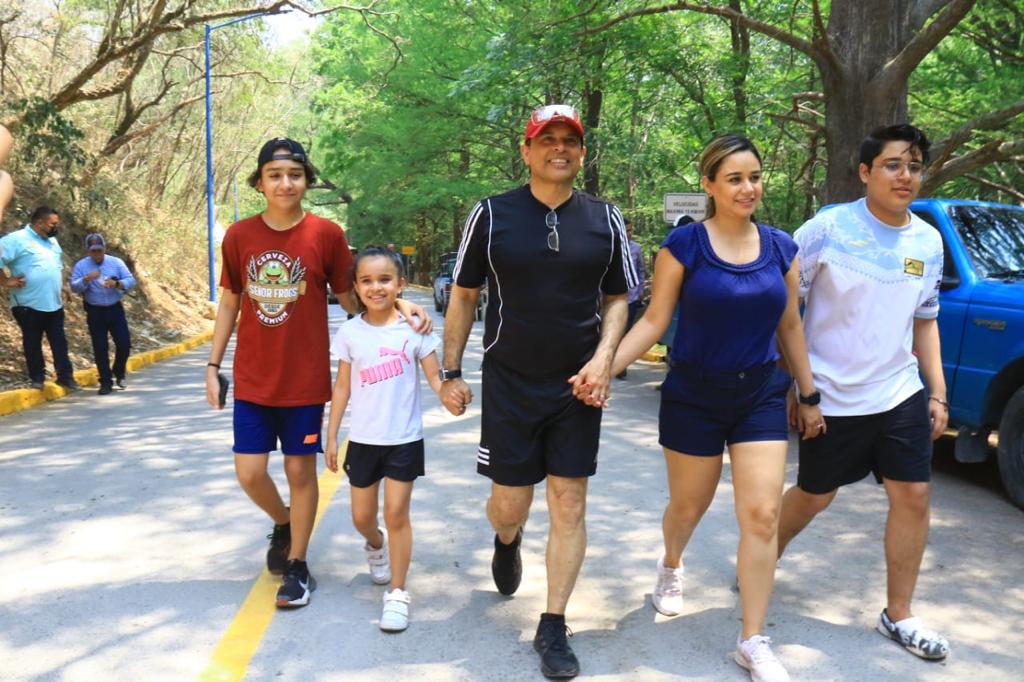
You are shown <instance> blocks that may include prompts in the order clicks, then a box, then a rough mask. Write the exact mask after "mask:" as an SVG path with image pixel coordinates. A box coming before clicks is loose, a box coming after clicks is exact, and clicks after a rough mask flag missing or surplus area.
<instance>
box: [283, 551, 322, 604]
mask: <svg viewBox="0 0 1024 682" xmlns="http://www.w3.org/2000/svg"><path fill="white" fill-rule="evenodd" d="M315 589H316V578H314V577H313V574H312V573H310V572H309V567H308V566H307V565H306V562H305V561H300V560H298V559H292V560H291V561H289V562H288V568H286V569H285V572H284V581H283V582H282V583H281V587H280V588H279V589H278V590H277V606H278V608H281V609H295V608H298V607H300V606H305V605H306V604H308V603H309V595H310V594H312V592H313V590H315Z"/></svg>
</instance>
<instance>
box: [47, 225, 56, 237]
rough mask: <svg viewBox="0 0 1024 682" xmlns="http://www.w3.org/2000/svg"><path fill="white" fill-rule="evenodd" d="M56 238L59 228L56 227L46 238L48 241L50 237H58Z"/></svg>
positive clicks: (51, 229) (52, 228)
mask: <svg viewBox="0 0 1024 682" xmlns="http://www.w3.org/2000/svg"><path fill="white" fill-rule="evenodd" d="M56 236H57V228H56V227H51V228H50V231H49V232H47V233H46V238H47V239H49V238H50V237H56Z"/></svg>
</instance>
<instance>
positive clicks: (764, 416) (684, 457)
mask: <svg viewBox="0 0 1024 682" xmlns="http://www.w3.org/2000/svg"><path fill="white" fill-rule="evenodd" d="M700 173H701V184H702V185H703V188H704V190H705V191H706V192H707V194H708V214H707V217H706V218H705V219H704V222H703V223H693V224H690V225H684V226H681V227H677V228H676V229H674V230H673V231H672V232H671V233H670V234H669V236H668V238H666V239H665V242H664V243H663V244H662V248H661V250H660V251H659V253H658V257H657V260H656V261H655V269H654V283H653V292H652V297H651V303H650V305H649V306H648V308H647V311H646V312H645V313H644V316H643V318H641V319H640V320H639V321H638V322H637V323H636V324H635V325H634V326H633V328H632V329H631V330H630V332H629V334H627V335H626V337H625V338H624V339H623V341H622V343H621V344H620V346H619V349H618V351H617V352H616V354H615V360H614V362H613V364H612V374H615V373H617V372H621V371H622V370H623V369H625V368H626V367H627V366H628V365H629V363H631V362H632V361H633V360H635V359H637V358H638V357H639V356H640V355H641V354H642V353H643V352H645V351H646V350H648V349H649V348H650V347H651V345H652V344H654V343H655V341H657V340H658V339H659V338H660V337H661V335H662V334H663V333H664V331H665V329H666V328H667V327H668V325H669V322H670V321H671V319H672V313H673V310H674V309H675V307H676V303H677V302H678V305H679V325H678V329H677V330H676V335H675V339H674V342H673V344H672V356H671V360H672V368H671V370H670V371H669V374H668V377H667V378H666V380H665V383H664V385H663V386H662V390H661V411H660V415H659V425H658V429H659V442H660V443H661V445H662V446H663V447H664V450H665V462H666V466H667V468H668V483H669V502H668V506H666V508H665V514H664V517H663V522H662V526H663V532H664V537H665V554H664V556H663V557H662V559H661V560H660V561H659V562H658V580H657V585H656V587H655V590H654V594H653V597H652V602H653V604H654V608H656V609H657V610H658V611H659V612H661V613H663V614H665V615H667V616H674V615H677V614H679V613H680V612H681V611H682V608H683V600H682V573H683V566H682V563H681V560H682V553H683V550H684V549H685V548H686V543H687V542H688V541H689V539H690V536H691V534H692V533H693V530H694V528H695V527H696V526H697V523H698V522H699V521H700V519H701V517H702V516H703V515H704V512H705V511H706V510H707V508H708V506H709V505H710V504H711V500H712V498H714V495H715V489H716V487H717V485H718V480H719V476H720V475H721V472H722V453H723V450H724V446H725V445H726V444H727V445H728V446H729V457H730V461H731V464H732V480H733V488H734V491H735V504H736V517H737V519H738V521H739V528H740V543H739V549H738V553H737V560H736V565H737V577H738V580H739V587H740V598H741V602H742V607H743V631H742V633H741V635H740V637H739V638H738V640H737V648H736V653H735V659H736V661H737V663H739V664H740V665H742V666H743V667H745V668H747V669H748V670H750V672H751V676H752V677H753V678H754V679H766V680H788V679H789V677H788V674H787V673H786V670H785V668H783V667H782V665H781V664H780V663H779V662H778V660H776V659H775V657H774V655H773V654H772V652H771V648H770V646H769V639H768V638H767V637H765V636H764V635H763V633H764V623H765V614H766V612H767V609H768V601H769V599H770V597H771V592H772V585H773V582H774V577H775V563H776V559H777V556H778V548H777V544H778V543H777V532H778V518H779V506H780V501H781V495H782V484H783V478H784V474H785V464H786V448H787V437H788V434H787V419H786V392H787V389H788V388H789V386H790V381H791V379H790V377H789V376H788V375H787V374H785V373H784V372H783V371H782V370H780V369H779V368H778V366H777V361H778V360H779V350H781V352H782V355H783V356H784V359H785V360H786V362H787V364H788V366H789V367H790V368H791V369H792V370H793V373H794V376H795V377H796V381H797V386H798V388H799V391H800V394H801V396H802V397H803V400H802V403H804V404H801V405H800V406H799V414H798V415H796V417H797V421H798V426H799V428H800V430H801V431H802V433H803V437H804V438H811V437H814V436H816V435H818V434H819V433H820V432H822V431H823V430H824V421H823V419H822V417H821V412H820V410H819V409H818V407H817V406H816V404H815V403H816V401H815V400H814V398H815V397H816V395H815V391H814V379H813V377H812V375H811V369H810V365H809V363H808V360H807V348H806V346H805V343H804V335H803V327H802V325H801V322H800V313H799V308H798V300H797V291H798V286H797V285H798V272H799V269H798V267H797V259H796V252H797V246H796V244H795V243H794V242H793V240H792V239H791V238H790V236H789V235H787V234H786V233H785V232H782V231H780V230H777V229H775V228H774V227H769V226H767V225H758V224H756V223H754V222H753V215H754V210H755V209H756V208H757V205H758V203H759V202H760V200H761V194H762V191H763V190H762V185H761V157H760V154H758V151H757V148H756V147H754V145H753V143H751V142H750V140H748V139H747V138H745V137H743V136H740V135H724V136H722V137H719V138H716V139H715V140H713V141H712V142H711V143H710V144H709V145H708V147H707V148H706V149H705V150H704V153H703V155H702V156H701V161H700ZM776 339H778V344H779V349H778V350H777V349H776Z"/></svg>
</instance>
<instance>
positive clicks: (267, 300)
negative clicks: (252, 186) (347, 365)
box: [220, 213, 352, 407]
mask: <svg viewBox="0 0 1024 682" xmlns="http://www.w3.org/2000/svg"><path fill="white" fill-rule="evenodd" d="M222 253H223V266H222V267H223V270H222V272H221V278H220V285H221V286H222V287H223V288H225V289H228V290H230V291H232V292H234V293H236V294H241V295H242V305H241V319H240V320H239V323H238V341H237V347H236V349H235V361H234V379H235V398H237V399H239V400H247V401H249V402H253V403H257V404H259V405H270V406H276V407H291V406H295V405H315V404H318V403H325V402H327V401H329V400H330V399H331V367H330V358H329V354H328V344H329V337H328V331H327V283H328V282H329V283H330V285H331V288H333V289H334V291H335V292H338V293H341V292H344V291H348V289H349V288H350V287H351V286H352V273H351V271H352V254H351V252H350V251H349V248H348V242H346V241H345V233H344V232H343V231H342V229H341V227H340V226H338V225H337V224H336V223H333V222H331V221H330V220H325V219H324V218H321V217H319V216H315V215H313V214H312V213H307V214H306V217H305V218H303V219H302V220H301V221H300V222H299V223H298V224H296V225H295V226H294V227H292V228H290V229H288V230H283V231H277V230H273V229H271V228H270V227H268V226H267V224H266V223H265V222H263V217H262V216H259V215H255V216H252V217H251V218H246V219H244V220H240V221H238V222H237V223H235V224H234V225H232V226H231V227H229V228H228V231H227V234H226V235H225V237H224V244H223V246H222Z"/></svg>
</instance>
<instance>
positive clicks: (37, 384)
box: [32, 381, 43, 391]
mask: <svg viewBox="0 0 1024 682" xmlns="http://www.w3.org/2000/svg"><path fill="white" fill-rule="evenodd" d="M32 388H34V389H35V390H37V391H41V390H43V382H41V381H33V382H32Z"/></svg>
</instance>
